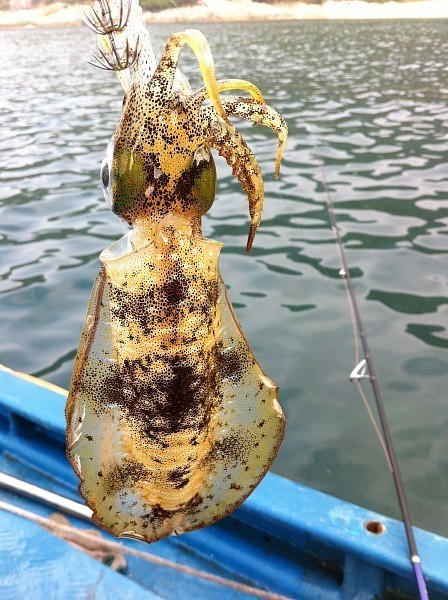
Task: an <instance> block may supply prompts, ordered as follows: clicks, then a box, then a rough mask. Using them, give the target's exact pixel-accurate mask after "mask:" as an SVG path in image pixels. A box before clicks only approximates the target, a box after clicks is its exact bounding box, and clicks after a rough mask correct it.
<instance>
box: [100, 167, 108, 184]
mask: <svg viewBox="0 0 448 600" xmlns="http://www.w3.org/2000/svg"><path fill="white" fill-rule="evenodd" d="M101 183H102V184H103V187H104V188H107V187H108V186H109V165H108V164H107V162H104V163H103V164H102V166H101Z"/></svg>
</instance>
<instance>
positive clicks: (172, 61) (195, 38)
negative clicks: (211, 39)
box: [150, 29, 227, 121]
mask: <svg viewBox="0 0 448 600" xmlns="http://www.w3.org/2000/svg"><path fill="white" fill-rule="evenodd" d="M185 44H188V46H190V48H191V49H192V50H193V52H194V54H195V56H196V58H197V61H198V63H199V68H200V69H201V74H202V78H203V80H204V83H205V87H206V89H207V93H208V96H209V97H210V100H211V102H212V104H213V106H214V107H215V110H216V113H217V114H218V115H219V116H220V117H221V119H223V120H224V121H227V116H226V113H225V111H224V108H223V106H222V104H221V100H220V98H219V93H218V86H217V82H216V74H215V62H214V60H213V55H212V52H211V50H210V46H209V43H208V41H207V39H206V37H205V36H204V35H203V34H202V33H201V32H200V31H197V30H196V29H186V30H185V31H181V32H180V33H174V34H173V35H172V36H171V37H170V38H169V40H168V42H167V44H166V46H165V49H164V50H163V53H162V57H161V59H160V62H159V66H158V67H157V69H156V72H155V73H154V76H153V78H152V81H151V84H150V87H151V89H152V90H154V89H155V88H157V87H159V86H160V87H161V88H162V89H161V93H162V94H163V93H169V92H171V91H172V88H173V85H174V82H175V79H176V70H177V64H178V62H179V57H180V53H181V50H182V48H183V47H184V45H185Z"/></svg>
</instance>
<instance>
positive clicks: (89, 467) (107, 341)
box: [66, 30, 286, 542]
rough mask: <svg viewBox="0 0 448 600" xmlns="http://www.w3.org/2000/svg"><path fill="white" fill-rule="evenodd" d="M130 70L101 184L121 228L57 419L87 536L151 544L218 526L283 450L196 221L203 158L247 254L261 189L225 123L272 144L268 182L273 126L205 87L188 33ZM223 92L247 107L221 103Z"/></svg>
mask: <svg viewBox="0 0 448 600" xmlns="http://www.w3.org/2000/svg"><path fill="white" fill-rule="evenodd" d="M108 35H109V36H110V35H111V34H110V33H108ZM185 43H187V44H189V45H190V46H191V47H192V48H193V50H194V52H195V54H196V56H197V58H198V60H199V64H200V67H201V71H202V75H203V78H204V82H205V88H203V89H201V90H199V91H198V92H196V94H187V93H185V91H182V89H179V87H182V86H179V85H177V84H176V78H178V77H179V76H178V75H176V67H177V61H178V58H179V54H180V50H181V48H182V46H183V45H184V44H185ZM111 60H112V59H111ZM139 61H141V62H142V61H144V59H143V58H141V57H140V58H139ZM143 67H144V65H143ZM143 67H142V65H141V64H140V65H139V64H137V65H136V66H135V73H134V78H133V81H132V85H131V86H130V88H129V89H128V91H127V93H126V96H125V99H124V103H123V113H122V117H121V120H120V122H119V123H118V125H117V127H116V130H115V133H114V136H113V138H112V142H111V144H110V145H109V148H108V152H107V155H106V160H105V162H104V164H103V167H102V171H101V179H102V183H103V187H104V188H105V194H106V196H107V198H108V201H109V203H110V205H111V207H112V210H113V211H114V212H115V213H116V214H117V215H118V216H120V217H121V218H122V219H124V220H126V221H127V222H128V223H129V224H130V225H131V226H132V228H131V230H130V231H129V233H128V234H127V235H126V236H124V238H122V239H121V240H119V241H118V242H116V243H115V244H113V245H112V246H110V247H109V248H108V249H106V250H105V251H103V253H102V254H101V256H100V260H101V262H102V268H101V271H100V273H99V275H98V277H97V280H96V282H95V284H94V287H93V290H92V294H91V299H90V303H89V307H88V311H87V316H86V320H85V323H84V328H83V332H82V336H81V341H80V345H79V349H78V354H77V358H76V363H75V368H74V372H73V378H72V383H71V388H70V394H69V398H68V402H67V407H66V417H67V455H68V458H69V460H70V462H71V464H72V465H73V468H74V470H75V472H76V474H77V475H78V477H79V478H80V480H81V483H80V488H79V489H80V492H81V494H82V496H83V497H84V499H85V501H86V503H87V504H88V505H89V506H90V507H91V509H92V510H93V513H94V517H93V518H94V520H95V522H97V523H98V524H99V525H101V526H102V527H104V528H105V529H106V530H108V531H110V532H111V533H113V534H114V535H116V536H127V537H133V538H136V539H141V540H145V541H146V542H153V541H156V540H158V539H161V538H163V537H165V536H168V535H171V534H179V533H182V532H186V531H191V530H193V529H197V528H199V527H203V526H205V525H208V524H210V523H213V522H214V521H216V520H218V519H220V518H222V517H224V516H225V515H227V514H229V513H230V512H231V511H232V510H234V509H235V508H236V507H237V506H238V505H240V504H241V503H242V502H243V501H244V500H245V498H247V496H248V495H249V494H250V493H251V492H252V491H253V489H254V488H255V487H256V485H257V484H258V483H259V482H260V480H261V479H262V478H263V476H264V475H265V473H266V471H267V470H268V468H269V467H270V465H271V463H272V461H273V459H274V457H275V455H276V453H277V451H278V448H279V445H280V443H281V440H282V438H283V433H284V417H283V413H282V411H281V408H280V405H279V403H278V400H277V391H278V388H277V387H276V385H275V384H274V383H273V382H272V381H271V380H270V379H269V378H268V377H267V376H266V375H265V374H264V373H263V371H262V370H261V368H260V366H259V365H258V364H257V362H256V360H255V358H254V356H253V354H252V352H251V350H250V348H249V346H248V344H247V342H246V340H245V338H244V336H243V334H242V332H241V329H240V327H239V325H238V323H237V321H236V318H235V315H234V313H233V310H232V308H231V305H230V303H229V300H228V298H227V294H226V288H225V285H224V283H223V281H222V279H221V277H220V275H219V271H218V258H219V252H220V249H221V244H220V243H218V242H214V241H212V240H208V239H205V238H203V237H202V235H201V226H200V218H201V216H202V215H203V214H205V212H206V211H207V210H208V209H209V208H210V206H211V205H212V203H213V200H214V197H215V192H216V170H215V166H214V162H213V158H212V155H211V153H210V149H213V148H214V149H217V150H218V151H219V153H220V154H221V155H223V156H225V158H226V159H227V162H228V163H229V165H230V166H231V167H232V169H233V172H234V174H235V175H237V177H238V179H239V180H240V181H241V183H242V185H243V188H244V189H245V190H246V192H247V195H248V198H249V209H250V214H251V221H252V224H251V230H250V234H249V242H248V247H249V248H250V245H251V243H252V240H253V236H254V234H255V231H256V228H257V226H258V223H259V220H260V217H261V207H262V201H263V184H262V179H261V174H260V170H259V167H258V165H257V162H256V160H255V158H254V157H253V155H252V153H251V151H250V150H249V148H248V147H247V145H246V143H245V142H244V140H243V139H242V137H241V135H240V134H239V133H238V132H237V131H236V129H235V128H234V127H233V126H232V125H231V124H230V122H229V120H228V116H231V115H236V116H239V117H242V118H244V119H249V120H252V121H254V122H257V123H261V124H263V125H267V126H269V127H271V128H273V129H274V130H275V131H277V132H278V134H279V153H278V163H277V173H278V166H279V160H280V157H281V152H282V148H283V145H284V142H285V140H286V126H285V124H284V121H283V119H282V118H281V117H280V116H279V115H278V114H277V113H276V112H275V111H274V110H273V109H272V108H270V107H268V106H266V105H265V104H264V102H263V100H262V97H261V94H260V92H259V90H257V88H255V86H253V85H252V84H249V83H248V82H244V81H241V80H226V81H216V78H215V73H214V67H213V59H212V57H211V52H210V49H209V47H208V43H207V41H206V39H205V38H204V36H203V35H202V34H200V33H199V32H197V31H194V30H189V31H186V32H182V33H179V34H175V35H173V36H171V38H170V40H169V41H168V43H167V45H166V47H165V50H164V52H163V55H162V58H161V60H160V63H159V64H158V66H157V68H156V69H155V72H154V73H153V74H152V76H151V78H149V79H148V78H144V77H142V75H141V72H142V68H143ZM139 68H140V71H139ZM235 88H242V89H245V90H247V91H249V93H250V95H251V98H234V97H223V99H222V100H221V99H220V97H219V92H220V91H223V90H228V89H235ZM183 89H184V90H185V89H186V88H185V85H184V86H183ZM206 98H209V99H210V100H211V104H208V105H204V104H203V103H204V100H205V99H206Z"/></svg>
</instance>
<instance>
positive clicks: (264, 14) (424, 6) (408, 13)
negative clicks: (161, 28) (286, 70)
mask: <svg viewBox="0 0 448 600" xmlns="http://www.w3.org/2000/svg"><path fill="white" fill-rule="evenodd" d="M85 7H86V6H85ZM80 8H81V7H80V5H77V6H73V5H66V4H64V3H56V4H52V5H48V6H42V7H38V8H33V9H26V10H24V9H23V10H14V11H0V27H26V26H28V27H30V26H40V25H78V24H80V23H81V20H80V12H81V11H80ZM399 18H405V19H427V18H448V0H417V1H411V2H407V3H402V2H401V3H400V2H394V1H392V0H391V1H389V2H385V3H380V4H376V3H368V2H363V0H338V1H335V0H327V2H325V4H323V5H315V4H305V3H303V2H285V3H282V4H275V5H273V4H264V3H259V2H253V1H252V0H201V2H200V3H199V4H198V5H196V6H191V7H182V8H181V9H179V8H172V9H169V10H164V11H161V12H155V13H150V12H146V13H145V19H146V22H147V23H173V22H182V23H185V22H189V23H198V22H219V21H245V20H251V21H252V20H300V19H399Z"/></svg>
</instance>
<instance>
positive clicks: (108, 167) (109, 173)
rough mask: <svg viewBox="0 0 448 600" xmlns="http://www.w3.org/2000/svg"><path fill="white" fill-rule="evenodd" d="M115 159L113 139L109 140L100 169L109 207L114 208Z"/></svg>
mask: <svg viewBox="0 0 448 600" xmlns="http://www.w3.org/2000/svg"><path fill="white" fill-rule="evenodd" d="M113 160H114V142H113V139H112V140H111V141H110V142H109V145H108V146H107V150H106V156H105V157H104V160H103V163H102V165H101V170H100V179H101V185H102V186H103V194H104V198H105V200H106V202H107V203H108V205H109V207H110V208H112V204H113V199H112V180H113V170H112V165H113Z"/></svg>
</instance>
